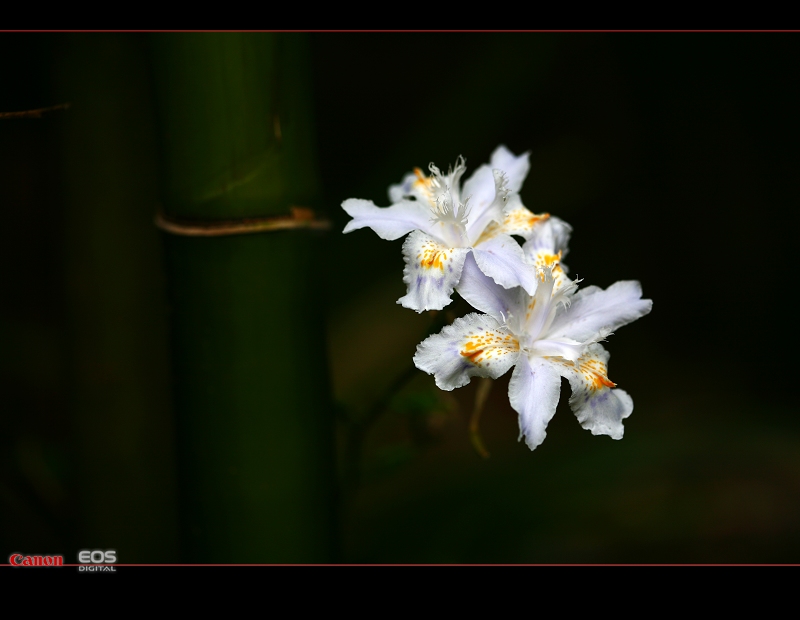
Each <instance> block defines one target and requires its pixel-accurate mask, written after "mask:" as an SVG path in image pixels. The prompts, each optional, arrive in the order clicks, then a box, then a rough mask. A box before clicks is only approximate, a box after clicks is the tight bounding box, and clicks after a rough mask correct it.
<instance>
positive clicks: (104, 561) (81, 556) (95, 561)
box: [78, 549, 117, 573]
mask: <svg viewBox="0 0 800 620" xmlns="http://www.w3.org/2000/svg"><path fill="white" fill-rule="evenodd" d="M116 561H117V552H116V551H114V550H107V551H100V550H99V549H98V550H95V551H88V550H84V551H79V552H78V562H80V563H81V564H90V565H91V566H79V567H78V571H79V572H100V571H103V572H110V573H115V572H117V569H116V568H114V567H113V566H108V564H114V563H116ZM98 565H99V566H98Z"/></svg>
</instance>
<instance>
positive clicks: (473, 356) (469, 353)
mask: <svg viewBox="0 0 800 620" xmlns="http://www.w3.org/2000/svg"><path fill="white" fill-rule="evenodd" d="M481 346H483V341H482V340H481V339H478V342H477V343H475V342H472V341H469V342H467V343H466V344H465V345H464V351H461V352H460V353H461V355H462V356H464V357H466V358H467V359H468V360H469V361H470V362H472V363H473V364H477V363H478V358H479V357H480V356H481V354H482V353H483V351H484V349H483V348H480V349H479V348H478V347H481Z"/></svg>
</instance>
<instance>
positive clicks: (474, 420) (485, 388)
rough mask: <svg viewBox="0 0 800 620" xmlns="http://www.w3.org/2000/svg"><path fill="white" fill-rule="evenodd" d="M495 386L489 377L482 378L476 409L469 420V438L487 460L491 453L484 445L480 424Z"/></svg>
mask: <svg viewBox="0 0 800 620" xmlns="http://www.w3.org/2000/svg"><path fill="white" fill-rule="evenodd" d="M493 384H494V381H493V380H492V379H490V378H489V377H481V379H480V381H479V382H478V390H477V392H476V393H475V408H474V409H473V410H472V417H471V418H470V420H469V438H470V440H471V441H472V445H473V446H474V447H475V451H476V452H477V453H478V454H480V455H481V456H482V457H483V458H485V459H488V458H489V451H488V450H486V446H484V444H483V439H482V438H481V434H480V430H479V429H478V424H479V423H480V420H481V413H482V412H483V407H484V405H485V404H486V399H487V398H488V397H489V392H490V391H491V389H492V385H493Z"/></svg>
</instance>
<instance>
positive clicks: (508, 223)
mask: <svg viewBox="0 0 800 620" xmlns="http://www.w3.org/2000/svg"><path fill="white" fill-rule="evenodd" d="M549 217H550V214H549V213H542V214H541V215H536V214H535V213H532V212H530V211H529V210H528V209H514V210H513V211H511V212H510V213H509V214H508V215H506V218H505V220H504V221H503V226H504V227H506V228H513V229H522V230H530V229H532V228H533V227H534V226H535V225H536V224H538V223H539V222H544V221H545V220H546V219H547V218H549Z"/></svg>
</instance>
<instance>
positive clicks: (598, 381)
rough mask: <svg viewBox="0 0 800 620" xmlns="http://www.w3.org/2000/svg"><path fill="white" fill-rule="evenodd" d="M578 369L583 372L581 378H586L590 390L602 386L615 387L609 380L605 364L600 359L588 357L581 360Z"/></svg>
mask: <svg viewBox="0 0 800 620" xmlns="http://www.w3.org/2000/svg"><path fill="white" fill-rule="evenodd" d="M580 371H581V373H583V378H584V379H586V382H587V383H588V384H589V389H591V390H601V389H603V387H608V388H613V387H617V384H616V383H614V382H613V381H611V380H609V378H608V376H607V373H608V371H607V370H606V365H605V364H604V363H603V362H601V361H600V360H595V359H589V360H586V361H584V362H581V364H580Z"/></svg>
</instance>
